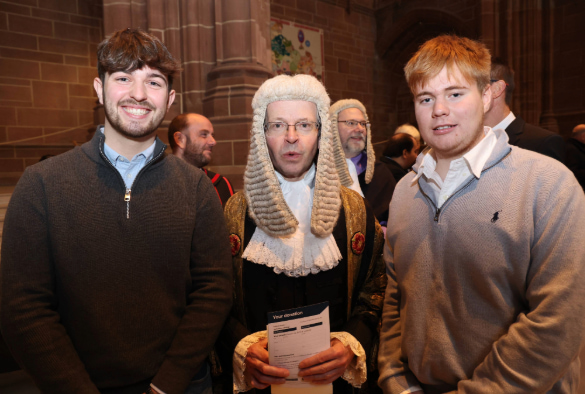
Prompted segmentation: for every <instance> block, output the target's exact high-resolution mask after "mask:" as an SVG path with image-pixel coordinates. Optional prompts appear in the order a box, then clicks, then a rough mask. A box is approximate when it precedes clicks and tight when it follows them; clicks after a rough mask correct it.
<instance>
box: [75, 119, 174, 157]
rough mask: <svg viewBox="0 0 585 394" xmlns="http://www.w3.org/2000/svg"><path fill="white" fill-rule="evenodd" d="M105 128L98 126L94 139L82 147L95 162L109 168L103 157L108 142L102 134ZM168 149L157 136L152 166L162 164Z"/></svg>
mask: <svg viewBox="0 0 585 394" xmlns="http://www.w3.org/2000/svg"><path fill="white" fill-rule="evenodd" d="M103 127H104V126H102V125H100V126H97V128H96V131H95V133H94V135H93V138H92V139H91V140H90V141H88V142H86V143H85V144H83V145H82V146H81V150H82V151H83V152H84V153H85V154H86V155H87V156H88V157H89V158H90V159H91V160H93V161H94V162H96V163H98V164H101V165H104V166H108V167H109V166H110V163H109V162H108V161H107V158H106V157H105V155H104V156H102V152H103V150H104V142H105V140H106V139H105V136H104V134H103V133H102V132H101V129H102V128H103ZM166 148H167V146H166V145H165V144H164V143H163V142H162V141H161V140H160V139H159V138H158V136H157V137H156V138H155V146H154V153H153V157H154V159H153V160H152V161H151V162H150V165H153V164H155V163H158V162H160V161H161V160H162V159H163V158H164V157H165V156H166V155H167V154H166V153H165V149H166Z"/></svg>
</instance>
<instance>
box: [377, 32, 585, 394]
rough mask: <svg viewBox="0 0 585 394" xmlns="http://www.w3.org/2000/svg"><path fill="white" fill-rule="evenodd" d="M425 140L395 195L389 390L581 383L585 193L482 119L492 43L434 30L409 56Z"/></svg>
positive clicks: (504, 389)
mask: <svg viewBox="0 0 585 394" xmlns="http://www.w3.org/2000/svg"><path fill="white" fill-rule="evenodd" d="M405 73H406V79H407V82H408V84H409V86H410V88H411V91H412V93H413V96H414V106H415V113H416V118H417V122H418V126H419V128H420V132H421V135H422V137H423V138H424V140H425V141H426V142H427V143H428V145H429V147H428V148H427V149H425V151H423V152H422V153H421V154H420V155H419V157H418V159H417V162H416V164H415V166H414V168H413V169H414V171H413V172H411V173H410V174H408V175H406V176H405V177H404V178H403V180H402V181H401V182H400V183H399V184H398V186H397V188H396V191H395V193H394V197H393V199H392V202H391V204H390V214H389V221H388V223H389V224H391V225H389V226H388V231H387V234H386V246H385V251H384V255H385V260H386V268H387V273H388V287H387V290H386V298H385V302H384V311H383V323H382V330H381V335H380V336H381V339H380V353H379V369H380V379H379V384H380V386H381V387H382V388H383V390H384V392H385V393H392V394H405V393H421V392H424V393H427V394H429V393H431V394H432V393H454V392H457V393H476V394H477V393H507V394H509V393H547V392H548V393H575V392H576V390H577V385H578V381H579V359H578V353H579V348H580V346H581V343H582V339H583V334H584V333H585V328H584V327H585V324H584V323H585V302H583V300H584V299H585V244H584V243H583V242H582V237H583V234H584V233H585V197H584V195H583V193H582V191H581V190H580V187H579V184H578V183H577V181H576V179H575V177H574V176H573V175H572V173H571V172H570V171H569V170H568V169H567V168H566V167H564V166H563V165H562V164H560V163H559V162H558V161H556V160H554V159H550V158H548V157H546V156H543V155H540V154H538V153H534V152H530V151H527V150H524V149H521V148H518V147H512V146H510V145H509V144H508V137H507V135H506V133H505V132H504V131H503V130H492V129H491V128H489V127H483V117H484V114H485V112H486V110H487V109H488V107H489V103H490V95H491V91H490V86H489V73H490V55H489V52H488V50H487V49H486V47H485V46H484V45H483V44H480V43H478V42H474V41H472V40H469V39H466V38H459V37H455V36H440V37H437V38H434V39H432V40H430V41H428V42H426V43H425V44H423V46H422V47H421V48H420V49H419V51H418V52H417V53H416V54H415V55H414V56H413V58H412V59H411V60H410V61H409V63H408V64H407V66H406V67H405Z"/></svg>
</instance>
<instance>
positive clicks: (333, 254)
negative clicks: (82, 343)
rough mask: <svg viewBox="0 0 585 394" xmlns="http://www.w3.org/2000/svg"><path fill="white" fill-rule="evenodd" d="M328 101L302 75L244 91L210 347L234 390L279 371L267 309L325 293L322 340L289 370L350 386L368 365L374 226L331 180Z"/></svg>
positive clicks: (259, 384)
mask: <svg viewBox="0 0 585 394" xmlns="http://www.w3.org/2000/svg"><path fill="white" fill-rule="evenodd" d="M329 102H330V100H329V96H328V95H327V92H326V91H325V88H324V87H323V85H322V84H321V83H320V82H319V81H318V80H317V79H315V78H314V77H311V76H308V75H296V76H294V77H290V76H286V75H281V76H278V77H275V78H272V79H270V80H268V81H266V82H265V83H264V84H262V86H261V87H260V89H259V90H258V92H257V93H256V95H255V96H254V100H253V101H252V107H253V109H254V121H253V126H252V131H251V141H250V153H249V155H248V163H247V167H246V172H245V175H244V192H243V193H242V192H240V193H237V194H235V195H234V196H233V197H232V198H231V199H230V200H229V201H228V203H227V205H226V208H225V215H226V219H227V222H228V229H229V232H230V241H231V247H232V256H233V266H234V273H235V278H234V279H235V290H234V300H235V304H234V308H233V311H232V315H231V317H229V318H228V321H227V322H226V325H225V327H224V330H223V332H222V334H221V336H220V343H219V345H218V353H219V356H220V359H221V360H222V362H221V366H222V368H223V369H224V376H225V375H227V374H230V375H229V376H227V377H228V378H231V373H232V371H231V370H230V367H231V366H232V360H233V386H234V387H233V389H234V392H239V391H247V390H250V389H252V388H254V389H257V390H258V389H260V391H261V392H270V386H271V385H273V384H283V383H284V382H285V377H286V376H288V374H289V372H288V370H286V369H283V368H278V367H275V366H270V365H268V351H267V349H266V348H267V340H266V331H265V330H266V323H267V313H268V312H271V311H279V310H284V309H291V308H296V307H301V306H306V305H311V304H315V303H319V302H324V301H329V316H330V326H331V331H332V333H331V347H330V348H329V349H328V350H326V351H323V352H321V353H318V354H317V355H315V356H313V357H310V358H307V359H305V360H303V361H302V362H301V363H300V364H299V368H300V372H299V376H302V377H303V379H304V380H306V381H309V382H312V383H314V384H328V383H331V382H333V388H334V392H335V393H351V392H353V387H360V386H362V385H363V384H364V382H365V380H366V376H367V372H368V370H372V369H374V368H375V357H374V358H373V359H371V356H372V349H373V348H375V346H374V345H375V344H377V326H378V323H379V319H380V313H381V305H382V302H383V296H384V290H385V285H386V279H385V275H384V273H385V271H384V266H383V262H381V261H380V258H379V257H380V253H381V248H382V245H383V234H382V231H381V227H380V225H379V224H378V223H377V222H376V220H375V218H374V215H373V213H372V211H371V209H370V208H369V207H367V204H365V203H364V200H363V198H362V197H360V196H359V195H358V194H357V193H355V192H354V191H352V190H349V189H347V188H345V187H343V186H341V185H340V182H339V178H338V175H337V171H336V168H335V163H334V160H333V136H332V134H331V129H330V123H329ZM371 361H372V362H373V363H374V364H372V365H370V362H371ZM373 384H374V385H375V384H376V382H375V380H374V381H373ZM352 386H353V387H352ZM261 389H266V390H261Z"/></svg>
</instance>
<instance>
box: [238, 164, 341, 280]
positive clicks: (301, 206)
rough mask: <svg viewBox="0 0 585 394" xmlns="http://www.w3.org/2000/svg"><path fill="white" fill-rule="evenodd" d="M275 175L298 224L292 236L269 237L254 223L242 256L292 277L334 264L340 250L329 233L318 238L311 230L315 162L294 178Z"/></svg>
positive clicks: (312, 272)
mask: <svg viewBox="0 0 585 394" xmlns="http://www.w3.org/2000/svg"><path fill="white" fill-rule="evenodd" d="M276 177H277V178H278V181H279V182H280V188H281V189H282V194H283V195H284V200H285V201H286V203H287V205H288V206H289V208H290V210H291V211H292V213H293V214H294V215H295V217H296V218H297V220H298V221H299V226H298V227H297V230H296V231H295V233H294V234H293V235H292V236H290V237H286V238H275V237H271V236H269V235H268V234H266V233H265V232H264V231H262V229H260V227H256V231H254V234H253V235H252V239H250V242H249V243H248V246H247V247H246V249H245V250H244V253H243V254H242V257H243V258H244V259H246V260H248V261H251V262H253V263H256V264H262V265H265V266H267V267H272V268H274V272H276V273H277V274H280V273H284V274H285V275H287V276H292V277H299V276H307V275H309V274H316V273H318V272H319V271H327V270H330V269H331V268H334V267H336V266H337V264H338V263H339V260H341V252H340V251H339V248H338V247H337V243H336V242H335V238H333V235H332V234H329V235H328V236H327V237H325V238H319V237H316V236H315V235H314V234H313V233H311V210H312V208H313V192H314V190H315V165H314V164H313V165H312V166H311V168H310V169H309V171H308V172H307V173H306V174H305V176H304V178H303V179H301V180H300V181H297V182H289V181H287V180H286V179H284V178H283V177H282V175H280V174H279V173H278V172H276Z"/></svg>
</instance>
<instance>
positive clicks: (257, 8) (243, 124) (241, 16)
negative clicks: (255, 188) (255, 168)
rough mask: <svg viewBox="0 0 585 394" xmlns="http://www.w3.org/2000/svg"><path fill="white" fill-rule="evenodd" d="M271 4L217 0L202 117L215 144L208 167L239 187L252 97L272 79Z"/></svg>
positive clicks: (246, 149)
mask: <svg viewBox="0 0 585 394" xmlns="http://www.w3.org/2000/svg"><path fill="white" fill-rule="evenodd" d="M269 23H270V4H269V0H246V1H243V0H215V54H216V65H215V67H213V69H212V70H211V71H210V72H209V74H208V75H207V83H206V89H205V96H204V98H203V113H204V114H205V115H206V116H208V117H209V118H210V120H211V122H212V123H213V127H214V130H215V135H216V139H217V140H218V144H217V145H216V147H215V148H214V159H213V161H212V163H211V164H212V165H213V166H214V168H215V167H216V166H218V167H217V170H218V171H219V172H221V173H222V174H227V175H230V176H231V179H232V180H233V182H234V184H235V187H236V188H241V187H242V185H243V183H242V178H241V176H242V174H243V172H244V168H245V164H246V160H247V154H248V144H249V142H248V141H249V132H250V128H251V125H252V98H253V96H254V94H255V93H256V90H257V89H258V87H259V86H260V85H261V84H262V82H264V81H265V80H266V79H267V78H269V77H271V76H272V73H271V60H270V35H269V34H270V29H269Z"/></svg>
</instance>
